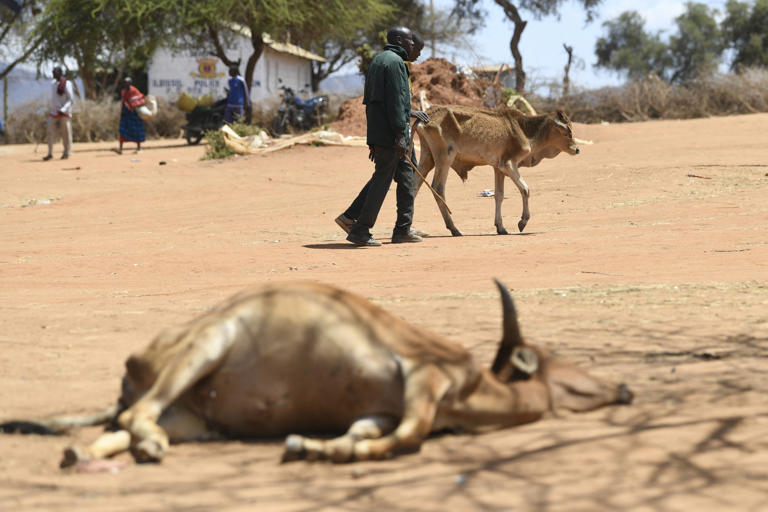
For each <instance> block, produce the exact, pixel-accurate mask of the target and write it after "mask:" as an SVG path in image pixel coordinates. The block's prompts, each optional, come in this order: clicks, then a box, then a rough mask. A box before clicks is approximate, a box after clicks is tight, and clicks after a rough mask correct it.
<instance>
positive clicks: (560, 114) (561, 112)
mask: <svg viewBox="0 0 768 512" xmlns="http://www.w3.org/2000/svg"><path fill="white" fill-rule="evenodd" d="M557 119H558V121H562V122H563V123H566V124H568V123H569V122H570V119H568V115H567V114H566V113H565V111H564V110H558V111H557Z"/></svg>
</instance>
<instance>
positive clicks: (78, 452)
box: [59, 446, 91, 469]
mask: <svg viewBox="0 0 768 512" xmlns="http://www.w3.org/2000/svg"><path fill="white" fill-rule="evenodd" d="M89 460H91V458H90V457H89V456H88V455H86V453H85V452H84V451H83V450H82V449H81V448H78V447H77V446H68V447H67V448H66V449H65V450H64V456H63V457H62V458H61V462H60V463H59V467H60V468H61V469H66V468H71V467H72V466H74V465H75V464H81V463H83V462H87V461H89Z"/></svg>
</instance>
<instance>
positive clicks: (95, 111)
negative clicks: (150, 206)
mask: <svg viewBox="0 0 768 512" xmlns="http://www.w3.org/2000/svg"><path fill="white" fill-rule="evenodd" d="M47 117H48V104H47V102H43V101H36V102H32V103H27V104H25V105H22V106H20V107H17V108H16V109H15V110H14V111H13V113H11V115H10V116H9V118H8V125H7V126H6V139H5V141H6V143H8V144H24V143H34V142H44V141H46V140H47V138H46V127H45V124H46V120H47ZM185 120H186V118H185V117H184V112H182V111H181V110H179V109H178V108H176V106H175V105H174V104H172V103H169V102H168V101H166V100H165V99H163V98H157V114H156V115H155V116H154V117H153V118H152V119H151V120H149V121H145V122H144V127H145V128H146V132H147V138H149V139H152V138H165V137H168V138H176V137H180V136H181V127H182V125H183V124H184V122H185ZM119 128H120V102H117V101H113V100H111V99H101V100H99V101H94V100H82V101H80V100H76V101H75V107H74V109H73V115H72V140H73V141H74V142H98V141H105V140H117V138H118V137H119Z"/></svg>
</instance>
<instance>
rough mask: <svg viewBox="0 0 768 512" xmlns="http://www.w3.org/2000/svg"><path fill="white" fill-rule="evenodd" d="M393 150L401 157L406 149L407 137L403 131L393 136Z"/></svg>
mask: <svg viewBox="0 0 768 512" xmlns="http://www.w3.org/2000/svg"><path fill="white" fill-rule="evenodd" d="M395 151H397V156H399V157H400V158H403V157H404V156H405V153H406V152H407V151H408V139H406V138H405V134H404V133H398V134H397V135H396V136H395Z"/></svg>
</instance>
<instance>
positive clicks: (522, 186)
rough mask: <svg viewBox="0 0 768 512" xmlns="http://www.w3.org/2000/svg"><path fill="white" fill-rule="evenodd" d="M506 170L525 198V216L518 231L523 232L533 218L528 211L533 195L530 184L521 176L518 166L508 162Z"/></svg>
mask: <svg viewBox="0 0 768 512" xmlns="http://www.w3.org/2000/svg"><path fill="white" fill-rule="evenodd" d="M506 168H507V173H506V174H507V175H508V176H509V177H510V178H512V181H514V182H515V185H517V189H518V190H519V191H520V196H521V197H522V198H523V215H522V217H521V218H520V222H518V223H517V229H519V230H520V232H522V231H523V229H525V225H526V224H528V219H530V218H531V212H530V211H528V198H529V197H530V195H531V191H530V189H529V188H528V184H527V183H526V182H525V181H524V180H523V178H522V176H520V170H519V169H518V168H517V165H515V164H514V163H512V161H511V160H510V161H509V162H507V165H506Z"/></svg>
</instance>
